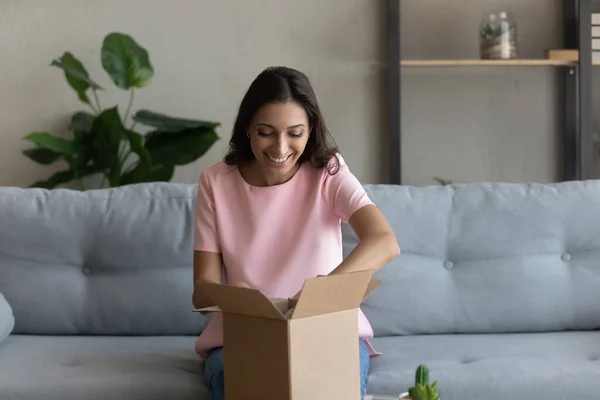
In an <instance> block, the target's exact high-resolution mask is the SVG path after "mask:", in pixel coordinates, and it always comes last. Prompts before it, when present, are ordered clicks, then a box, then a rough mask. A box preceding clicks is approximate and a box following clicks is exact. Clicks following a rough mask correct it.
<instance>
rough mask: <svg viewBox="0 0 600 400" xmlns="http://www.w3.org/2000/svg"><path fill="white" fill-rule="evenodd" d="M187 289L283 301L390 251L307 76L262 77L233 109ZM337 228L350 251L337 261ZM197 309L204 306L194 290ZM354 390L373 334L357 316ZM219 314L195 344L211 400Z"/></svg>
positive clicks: (388, 233)
mask: <svg viewBox="0 0 600 400" xmlns="http://www.w3.org/2000/svg"><path fill="white" fill-rule="evenodd" d="M197 196H198V197H197V200H196V214H195V218H196V220H195V223H194V226H195V230H194V283H197V282H220V281H221V276H222V266H224V269H225V271H224V272H225V276H226V278H227V283H229V284H232V285H241V286H249V287H252V288H255V289H258V290H260V291H262V292H263V293H264V294H265V295H267V296H269V297H280V298H286V297H292V296H294V295H295V294H296V293H297V292H298V291H299V290H300V289H301V287H302V284H303V283H304V281H305V280H306V279H308V278H313V277H316V276H318V275H331V274H337V273H344V272H350V271H356V270H364V269H370V270H379V269H380V268H383V267H384V266H385V265H386V264H388V263H389V262H390V261H391V260H392V259H393V258H394V257H396V256H397V255H398V254H399V251H400V249H399V246H398V243H397V241H396V237H395V236H394V233H393V232H392V230H391V228H390V226H389V224H388V222H387V221H386V219H385V218H384V216H383V214H382V213H381V212H380V211H379V210H378V208H377V207H375V205H374V204H373V203H372V202H371V200H370V199H369V197H368V196H367V193H366V192H365V190H364V189H363V186H362V185H361V183H360V182H359V181H358V179H356V177H355V176H354V175H353V174H352V173H351V172H350V169H349V168H348V166H347V165H346V163H345V162H344V159H343V157H342V156H341V155H340V154H339V152H338V150H337V148H336V147H335V145H334V142H333V140H332V138H331V136H330V134H329V132H328V131H327V128H326V126H325V123H324V121H323V117H322V115H321V111H320V109H319V106H318V104H317V100H316V96H315V94H314V92H313V89H312V87H311V85H310V83H309V81H308V78H307V77H306V76H305V75H304V74H302V73H301V72H299V71H296V70H294V69H291V68H285V67H276V68H268V69H266V70H265V71H263V72H262V73H261V74H260V75H259V76H258V77H257V78H256V79H255V80H254V81H253V82H252V84H251V85H250V88H249V90H248V92H247V93H246V95H245V96H244V98H243V100H242V103H241V105H240V110H239V112H238V116H237V119H236V122H235V125H234V128H233V133H232V136H231V140H230V146H229V152H228V153H227V155H226V156H225V159H224V162H221V163H218V164H216V165H214V166H212V167H210V168H208V169H206V170H204V171H203V172H202V174H201V176H200V179H199V186H198V195H197ZM341 222H346V223H348V224H350V226H352V228H353V229H354V231H355V233H356V236H357V238H358V239H359V244H358V245H357V246H356V248H355V249H354V250H353V251H352V252H351V253H350V254H348V256H347V257H346V258H345V259H343V249H342V238H341V226H340V224H341ZM193 303H194V306H195V307H196V308H202V307H204V306H209V305H211V304H209V303H208V302H207V301H206V298H204V296H203V295H202V293H201V292H200V291H199V290H194V297H193ZM358 326H359V335H358V337H357V338H356V339H357V342H358V343H357V345H358V349H359V354H360V376H357V377H356V378H357V379H360V382H361V385H360V386H361V391H362V393H363V394H364V393H365V388H366V377H367V375H368V372H369V365H370V357H371V356H374V355H376V354H377V353H376V351H375V350H374V349H373V348H372V346H371V344H370V341H371V338H372V337H373V330H372V329H371V325H370V324H369V321H368V320H367V318H366V317H365V315H364V314H363V313H362V311H360V310H359V321H358ZM222 347H223V338H222V320H221V314H220V313H217V314H215V315H213V318H212V319H211V321H210V323H209V324H208V326H207V327H206V329H205V330H204V331H203V332H202V334H201V335H200V337H199V338H198V340H197V341H196V351H197V352H198V354H199V355H200V356H202V357H204V359H205V368H204V377H205V379H206V383H207V386H208V388H209V390H210V392H211V398H212V399H213V400H220V399H223V398H224V373H223V358H222V357H223V353H222Z"/></svg>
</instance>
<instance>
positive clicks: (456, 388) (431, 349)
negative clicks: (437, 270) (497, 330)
mask: <svg viewBox="0 0 600 400" xmlns="http://www.w3.org/2000/svg"><path fill="white" fill-rule="evenodd" d="M374 345H375V347H376V348H377V349H378V350H380V351H382V352H383V355H381V356H377V357H374V358H372V359H371V372H370V376H369V380H368V383H367V387H368V390H369V392H370V393H377V394H385V395H398V394H399V393H400V392H404V391H406V390H407V389H408V388H409V387H410V386H411V385H412V384H413V382H414V374H415V369H416V368H417V366H418V365H420V364H425V365H427V366H428V367H429V369H430V380H431V381H433V380H437V381H438V388H439V389H440V394H441V396H440V397H441V399H442V400H443V399H466V400H468V399H485V400H504V399H548V400H550V399H596V398H598V393H600V380H599V379H598V370H599V369H600V332H562V333H531V334H488V335H468V334H463V335H432V336H427V335H423V336H405V337H402V336H398V337H386V338H376V339H375V340H374Z"/></svg>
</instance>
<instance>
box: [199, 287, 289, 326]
mask: <svg viewBox="0 0 600 400" xmlns="http://www.w3.org/2000/svg"><path fill="white" fill-rule="evenodd" d="M197 286H198V288H199V289H200V290H203V291H204V293H206V295H207V296H208V297H210V298H211V299H212V301H214V302H215V304H216V305H217V306H218V309H212V311H218V310H220V311H221V312H224V313H230V314H241V315H248V316H253V317H262V318H270V319H281V320H284V319H285V317H284V316H283V314H282V313H281V311H280V310H279V308H278V307H277V306H276V305H275V304H273V302H271V300H269V298H268V297H267V296H265V295H264V294H263V293H261V292H260V291H259V290H256V289H250V288H245V287H239V286H233V285H225V284H220V283H208V282H205V283H198V284H197ZM203 311H204V310H203Z"/></svg>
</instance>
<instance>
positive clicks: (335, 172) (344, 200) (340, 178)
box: [323, 155, 373, 223]
mask: <svg viewBox="0 0 600 400" xmlns="http://www.w3.org/2000/svg"><path fill="white" fill-rule="evenodd" d="M337 159H338V160H339V162H338V160H336V159H335V158H334V159H332V163H330V168H329V170H328V169H327V168H326V169H325V172H324V174H325V178H324V180H323V197H324V198H325V201H326V202H327V203H328V204H329V205H330V206H331V207H332V209H333V212H334V213H335V215H336V216H337V217H338V218H340V219H341V220H342V221H343V222H346V223H347V222H348V220H349V219H350V217H351V216H352V214H354V213H355V212H356V211H357V210H359V209H360V208H362V207H364V206H366V205H369V204H373V202H372V201H371V199H370V198H369V196H368V194H367V192H366V191H365V189H364V187H363V185H362V184H361V183H360V181H359V180H358V179H357V178H356V176H354V174H353V173H352V172H351V171H350V169H349V168H348V165H346V163H345V162H344V159H343V158H342V157H341V156H340V155H338V156H337ZM330 171H331V172H330Z"/></svg>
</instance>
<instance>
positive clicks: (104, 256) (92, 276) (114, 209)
mask: <svg viewBox="0 0 600 400" xmlns="http://www.w3.org/2000/svg"><path fill="white" fill-rule="evenodd" d="M195 196H196V185H185V184H176V183H164V182H163V183H148V184H139V185H131V186H123V187H118V188H113V189H103V190H90V191H86V192H80V191H76V190H67V189H56V190H52V191H48V190H43V189H20V188H11V187H2V188H0V220H1V221H2V223H1V224H0V254H1V255H2V256H1V257H0V277H2V279H0V293H3V294H4V295H5V296H6V298H7V299H8V301H9V302H10V304H11V306H12V308H13V312H14V315H15V318H16V325H15V329H14V333H28V334H98V335H103V334H106V335H187V334H193V335H196V334H198V333H200V332H201V331H202V329H203V327H204V326H205V324H206V320H207V317H204V316H202V315H201V314H199V313H194V312H192V311H191V310H192V292H193V283H192V281H193V272H192V257H193V247H192V236H193V228H192V226H193V208H194V203H195Z"/></svg>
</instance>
